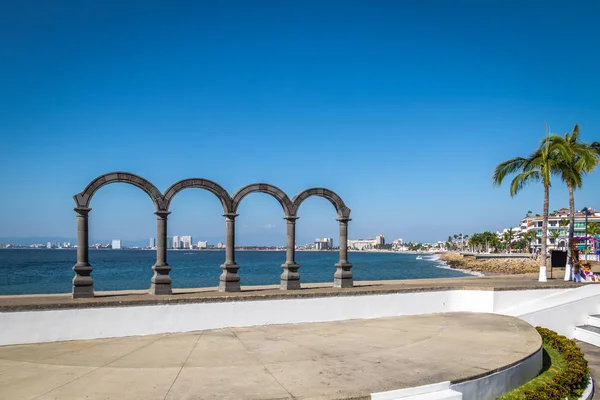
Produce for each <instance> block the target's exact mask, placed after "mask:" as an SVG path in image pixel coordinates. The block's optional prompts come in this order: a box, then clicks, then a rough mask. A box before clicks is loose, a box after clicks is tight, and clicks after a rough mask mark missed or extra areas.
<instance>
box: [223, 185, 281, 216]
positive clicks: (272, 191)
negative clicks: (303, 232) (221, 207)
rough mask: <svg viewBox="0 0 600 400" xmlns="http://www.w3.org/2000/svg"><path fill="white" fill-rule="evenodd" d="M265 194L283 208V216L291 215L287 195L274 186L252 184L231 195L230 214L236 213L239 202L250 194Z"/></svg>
mask: <svg viewBox="0 0 600 400" xmlns="http://www.w3.org/2000/svg"><path fill="white" fill-rule="evenodd" d="M256 192H260V193H266V194H268V195H271V196H273V197H274V198H275V199H276V200H277V201H278V202H279V204H281V207H282V208H283V212H284V213H285V216H290V215H293V214H292V202H291V201H290V198H289V197H288V195H287V194H285V192H284V191H283V190H281V189H279V188H278V187H276V186H273V185H269V184H268V183H253V184H251V185H247V186H244V187H243V188H241V189H240V190H238V191H237V192H235V194H234V195H233V198H232V201H231V207H232V208H231V210H232V212H234V213H235V212H237V208H238V206H239V205H240V201H242V199H243V198H244V197H246V196H248V195H249V194H250V193H256Z"/></svg>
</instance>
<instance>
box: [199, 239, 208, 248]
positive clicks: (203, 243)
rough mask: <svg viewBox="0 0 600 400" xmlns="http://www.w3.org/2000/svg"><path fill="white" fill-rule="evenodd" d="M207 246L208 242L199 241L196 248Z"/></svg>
mask: <svg viewBox="0 0 600 400" xmlns="http://www.w3.org/2000/svg"><path fill="white" fill-rule="evenodd" d="M207 247H208V242H207V241H199V242H198V248H199V249H206V248H207Z"/></svg>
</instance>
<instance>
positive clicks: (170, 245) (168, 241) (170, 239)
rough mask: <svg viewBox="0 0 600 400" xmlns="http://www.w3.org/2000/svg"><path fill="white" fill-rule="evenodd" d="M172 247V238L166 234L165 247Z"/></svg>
mask: <svg viewBox="0 0 600 400" xmlns="http://www.w3.org/2000/svg"><path fill="white" fill-rule="evenodd" d="M172 248H173V238H172V237H171V236H167V249H172Z"/></svg>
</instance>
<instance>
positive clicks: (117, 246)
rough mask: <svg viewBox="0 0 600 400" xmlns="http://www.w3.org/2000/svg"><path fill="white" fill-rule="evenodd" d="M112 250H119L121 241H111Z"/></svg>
mask: <svg viewBox="0 0 600 400" xmlns="http://www.w3.org/2000/svg"><path fill="white" fill-rule="evenodd" d="M112 248H113V249H120V248H121V241H120V240H119V239H113V241H112Z"/></svg>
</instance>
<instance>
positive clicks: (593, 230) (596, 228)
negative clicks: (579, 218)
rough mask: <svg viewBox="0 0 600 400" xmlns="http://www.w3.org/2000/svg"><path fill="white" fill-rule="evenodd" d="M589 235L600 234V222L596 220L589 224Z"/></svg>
mask: <svg viewBox="0 0 600 400" xmlns="http://www.w3.org/2000/svg"><path fill="white" fill-rule="evenodd" d="M588 235H600V224H599V223H597V222H596V221H593V222H590V223H589V224H588Z"/></svg>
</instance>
